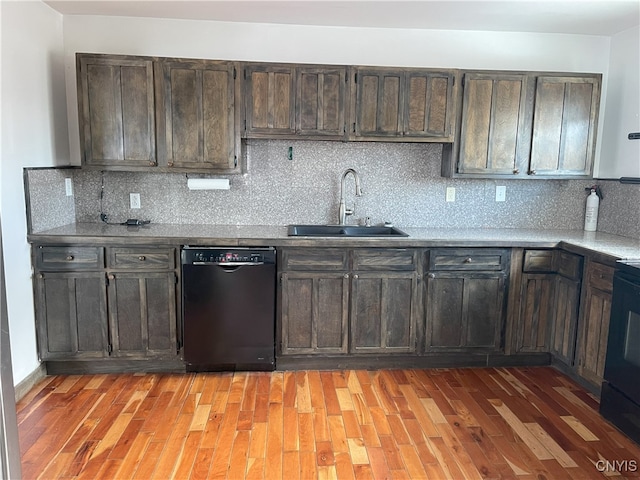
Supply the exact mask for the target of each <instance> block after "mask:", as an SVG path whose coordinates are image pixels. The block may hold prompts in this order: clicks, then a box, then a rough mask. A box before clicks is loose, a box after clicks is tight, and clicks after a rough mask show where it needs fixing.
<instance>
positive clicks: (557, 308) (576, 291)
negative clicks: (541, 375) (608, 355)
mask: <svg viewBox="0 0 640 480" xmlns="http://www.w3.org/2000/svg"><path fill="white" fill-rule="evenodd" d="M579 308H580V278H578V279H572V278H567V277H564V276H561V275H559V276H558V277H557V278H556V292H555V299H554V316H553V324H552V327H551V328H552V330H551V341H550V348H549V350H550V352H551V354H553V356H554V357H555V359H556V360H559V361H561V362H562V363H564V364H565V365H567V366H569V367H571V366H573V364H574V359H575V346H576V333H577V332H576V329H577V327H578V312H579Z"/></svg>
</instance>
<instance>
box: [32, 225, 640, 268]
mask: <svg viewBox="0 0 640 480" xmlns="http://www.w3.org/2000/svg"><path fill="white" fill-rule="evenodd" d="M399 228H400V229H401V230H403V231H404V232H406V233H407V234H408V235H409V236H408V237H398V238H395V237H394V238H390V237H366V238H363V237H357V238H355V237H347V238H336V237H290V236H288V235H287V227H286V226H282V225H210V224H207V225H193V224H185V225H183V224H151V225H145V226H142V227H127V226H123V225H107V224H102V223H73V224H69V225H65V226H62V227H57V228H53V229H51V230H45V231H41V232H37V233H32V234H29V235H28V240H29V242H32V243H56V244H71V243H75V244H77V243H84V244H102V245H108V244H116V243H120V244H122V243H125V244H138V245H140V244H149V243H153V244H174V245H175V244H178V245H209V246H220V247H235V246H265V245H270V246H275V247H278V246H318V247H357V246H367V247H433V246H439V247H533V248H553V247H558V246H563V247H569V248H571V247H576V248H579V249H586V250H589V251H593V252H597V253H600V254H603V255H607V256H610V257H612V259H640V239H634V238H629V237H622V236H618V235H610V234H607V233H600V232H584V231H582V230H529V229H457V228H402V227H401V226H400V227H399Z"/></svg>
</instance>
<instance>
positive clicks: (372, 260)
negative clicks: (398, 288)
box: [353, 249, 417, 271]
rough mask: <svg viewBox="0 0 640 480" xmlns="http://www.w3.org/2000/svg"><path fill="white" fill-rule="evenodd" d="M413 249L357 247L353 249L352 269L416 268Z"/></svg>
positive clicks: (387, 269)
mask: <svg viewBox="0 0 640 480" xmlns="http://www.w3.org/2000/svg"><path fill="white" fill-rule="evenodd" d="M416 263H417V260H416V252H415V250H405V249H389V250H386V249H357V250H354V251H353V270H360V271H362V270H384V271H394V270H402V271H407V270H408V271H411V270H415V268H416Z"/></svg>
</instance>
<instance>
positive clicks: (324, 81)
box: [296, 67, 346, 139]
mask: <svg viewBox="0 0 640 480" xmlns="http://www.w3.org/2000/svg"><path fill="white" fill-rule="evenodd" d="M296 77H297V82H296V84H297V94H296V106H297V108H296V133H297V134H299V135H313V136H316V135H317V136H321V137H336V138H340V139H341V138H343V137H344V133H345V124H344V122H345V102H346V95H345V91H346V68H345V67H337V68H329V67H297V69H296Z"/></svg>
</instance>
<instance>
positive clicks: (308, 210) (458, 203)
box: [31, 140, 640, 238]
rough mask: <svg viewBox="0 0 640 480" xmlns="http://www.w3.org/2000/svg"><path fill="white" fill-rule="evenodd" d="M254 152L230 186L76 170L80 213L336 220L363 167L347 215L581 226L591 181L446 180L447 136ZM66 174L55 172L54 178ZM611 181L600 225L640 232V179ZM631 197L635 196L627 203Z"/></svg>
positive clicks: (271, 143)
mask: <svg viewBox="0 0 640 480" xmlns="http://www.w3.org/2000/svg"><path fill="white" fill-rule="evenodd" d="M289 147H292V150H293V159H292V160H289V159H288V151H289ZM246 155H247V159H246V160H247V167H248V172H249V173H247V174H244V175H229V176H225V178H229V180H230V185H231V188H230V190H210V191H195V190H194V191H191V190H189V189H188V188H187V175H185V174H179V173H171V174H162V173H158V174H156V173H131V172H104V173H103V172H99V171H86V170H74V171H73V176H74V185H75V220H76V221H78V222H99V221H100V212H104V213H106V214H107V215H108V217H109V221H111V222H122V221H124V220H126V219H127V218H138V219H145V220H146V219H148V220H151V221H152V222H154V223H174V224H175V223H178V224H181V223H182V224H185V223H186V224H232V225H233V224H238V225H286V224H290V223H337V222H338V205H339V198H340V179H341V176H342V173H343V172H344V170H345V169H347V168H354V169H355V170H356V171H357V172H358V174H359V176H360V179H361V185H362V190H363V195H362V196H361V197H355V195H354V192H355V188H354V182H353V178H352V177H348V178H347V181H346V189H345V198H346V202H347V206H348V207H352V206H354V205H355V214H354V215H353V216H352V217H350V218H349V219H348V220H347V221H348V223H359V222H363V221H364V219H365V217H370V219H371V221H372V223H374V224H376V223H381V222H384V221H390V222H392V223H394V224H395V225H396V226H398V227H400V228H402V227H420V226H422V227H463V228H540V229H582V227H583V221H584V205H585V201H586V192H585V190H584V189H585V187H588V186H589V185H591V183H592V181H590V180H547V181H540V180H480V179H479V180H475V179H471V180H468V179H450V178H442V177H441V176H440V166H441V156H442V145H440V144H418V143H416V144H410V143H398V144H391V143H370V142H367V143H357V142H350V143H342V142H315V141H286V140H249V141H248V142H247V150H246ZM189 177H200V175H195V174H193V175H191V174H190V175H189ZM38 181H40V179H38ZM59 182H60V180H59V179H58V178H56V177H53V174H52V179H51V183H56V184H57V183H59ZM62 185H63V183H62ZM497 185H504V186H506V201H504V202H496V201H495V191H496V186H497ZM447 187H454V188H455V189H456V192H455V202H446V201H445V192H446V188H447ZM626 187H630V188H629V189H627V188H626ZM602 189H603V192H604V195H605V200H604V201H603V202H602V204H601V215H600V218H601V220H600V222H601V223H600V226H601V227H602V228H599V230H602V231H607V232H608V233H615V234H620V235H628V236H636V237H638V238H640V232H638V229H639V228H640V227H639V226H638V222H637V221H636V222H635V225H633V226H630V225H628V223H634V221H632V222H628V221H625V220H624V219H623V218H632V217H633V216H634V215H636V216H637V215H638V208H637V205H638V197H639V196H640V188H639V186H638V185H631V186H629V185H620V184H618V183H617V182H604V184H602ZM62 191H63V192H64V188H62ZM101 192H102V198H101ZM130 193H140V198H141V208H140V209H130V208H129V194H130ZM31 196H32V207H33V208H32V217H33V219H34V220H32V223H33V230H34V231H37V230H40V229H45V228H51V227H52V225H49V224H50V223H51V222H48V223H47V222H43V221H41V220H40V217H45V218H46V217H51V213H50V212H47V211H46V210H48V208H49V207H50V206H51V205H50V204H49V203H48V202H47V201H44V200H43V198H42V192H41V191H40V190H39V189H36V188H31ZM629 198H633V199H635V202H631V203H630V204H629V203H625V202H626V200H627V199H629ZM34 199H35V201H34ZM634 207H635V210H634ZM609 209H610V212H612V213H615V212H619V213H620V214H621V215H613V214H610V213H609ZM60 220H62V219H60ZM64 220H65V221H67V220H69V219H68V216H66V217H65V218H64ZM67 223H69V222H68V221H67ZM53 226H56V225H53Z"/></svg>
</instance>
